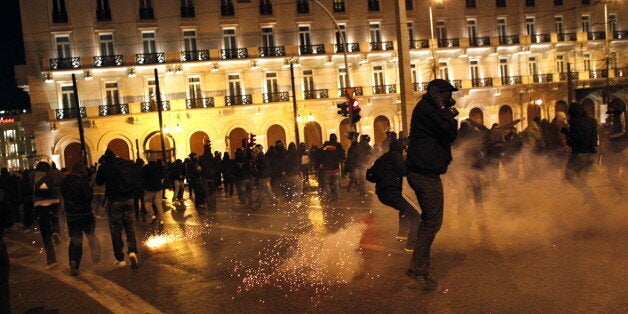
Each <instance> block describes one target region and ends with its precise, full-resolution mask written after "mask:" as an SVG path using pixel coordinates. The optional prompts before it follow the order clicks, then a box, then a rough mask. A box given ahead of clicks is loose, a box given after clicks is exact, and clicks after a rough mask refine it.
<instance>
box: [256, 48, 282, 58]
mask: <svg viewBox="0 0 628 314" xmlns="http://www.w3.org/2000/svg"><path fill="white" fill-rule="evenodd" d="M258 50H259V56H260V57H281V56H285V55H286V47H284V46H276V47H259V48H258Z"/></svg>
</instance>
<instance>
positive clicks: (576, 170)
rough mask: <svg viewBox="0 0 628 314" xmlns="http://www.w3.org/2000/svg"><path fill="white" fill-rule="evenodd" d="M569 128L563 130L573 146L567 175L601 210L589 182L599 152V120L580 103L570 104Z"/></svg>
mask: <svg viewBox="0 0 628 314" xmlns="http://www.w3.org/2000/svg"><path fill="white" fill-rule="evenodd" d="M568 114H569V128H563V129H562V132H563V134H565V137H566V139H567V146H569V147H570V148H571V156H570V157H569V160H568V161H567V169H566V170H565V177H566V179H567V181H568V182H569V183H571V185H573V186H574V187H575V188H576V189H577V190H578V191H580V193H581V194H582V196H583V197H584V202H585V203H586V204H587V205H589V207H590V208H591V209H593V210H601V209H602V206H601V205H600V202H599V201H598V200H597V198H596V197H595V194H594V193H593V190H592V189H591V187H590V186H589V185H588V184H587V173H588V172H589V170H590V169H591V167H592V166H593V163H594V161H595V154H596V153H597V149H596V147H597V140H598V135H597V121H596V120H595V119H594V118H592V117H590V116H589V115H587V111H586V110H585V109H584V107H583V106H582V105H580V104H579V103H575V102H574V103H572V104H571V106H569V110H568Z"/></svg>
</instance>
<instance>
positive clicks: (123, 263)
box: [116, 261, 126, 268]
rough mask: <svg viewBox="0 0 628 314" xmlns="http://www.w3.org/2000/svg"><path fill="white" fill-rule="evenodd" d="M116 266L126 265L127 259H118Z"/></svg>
mask: <svg viewBox="0 0 628 314" xmlns="http://www.w3.org/2000/svg"><path fill="white" fill-rule="evenodd" d="M116 266H117V267H120V268H122V267H126V262H125V261H116Z"/></svg>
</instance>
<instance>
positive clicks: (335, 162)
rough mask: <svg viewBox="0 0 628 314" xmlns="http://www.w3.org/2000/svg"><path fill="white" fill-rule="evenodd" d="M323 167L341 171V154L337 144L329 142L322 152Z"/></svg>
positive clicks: (327, 169) (332, 170)
mask: <svg viewBox="0 0 628 314" xmlns="http://www.w3.org/2000/svg"><path fill="white" fill-rule="evenodd" d="M320 156H321V159H320V163H321V167H322V168H323V169H324V170H325V171H327V172H338V171H340V162H341V161H342V159H341V155H340V153H339V152H338V148H337V146H336V145H334V144H332V143H328V145H326V146H325V147H324V148H323V151H322V152H321V155H320Z"/></svg>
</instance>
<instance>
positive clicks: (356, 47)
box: [336, 43, 360, 53]
mask: <svg viewBox="0 0 628 314" xmlns="http://www.w3.org/2000/svg"><path fill="white" fill-rule="evenodd" d="M344 47H347V52H359V51H360V44H359V43H346V44H345V45H344ZM344 47H343V45H342V44H336V52H338V53H340V52H345V49H344Z"/></svg>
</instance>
